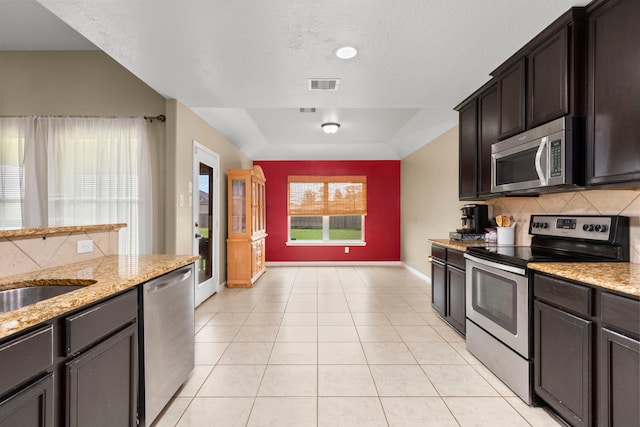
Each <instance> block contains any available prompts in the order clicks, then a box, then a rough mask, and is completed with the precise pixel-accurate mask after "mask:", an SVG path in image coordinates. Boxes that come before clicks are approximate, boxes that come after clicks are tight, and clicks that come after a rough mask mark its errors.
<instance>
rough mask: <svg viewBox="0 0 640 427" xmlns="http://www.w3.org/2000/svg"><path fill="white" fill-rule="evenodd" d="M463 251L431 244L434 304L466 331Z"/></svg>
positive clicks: (459, 327) (458, 329)
mask: <svg viewBox="0 0 640 427" xmlns="http://www.w3.org/2000/svg"><path fill="white" fill-rule="evenodd" d="M464 267H465V259H464V253H463V252H462V251H459V250H455V249H448V248H445V247H443V246H437V245H432V246H431V306H432V307H433V308H434V309H435V310H436V311H437V312H438V314H440V316H441V317H442V318H443V319H444V320H445V321H446V322H447V323H449V324H450V325H451V326H453V327H454V328H455V329H456V330H457V331H458V332H460V333H461V334H462V335H464V334H465V333H466V320H465V319H466V308H465V287H464V284H465V280H466V275H465V270H464Z"/></svg>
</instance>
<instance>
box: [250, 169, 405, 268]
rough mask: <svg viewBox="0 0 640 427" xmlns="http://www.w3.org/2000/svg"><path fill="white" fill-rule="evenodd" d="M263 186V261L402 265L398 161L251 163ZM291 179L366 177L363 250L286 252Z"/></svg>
mask: <svg viewBox="0 0 640 427" xmlns="http://www.w3.org/2000/svg"><path fill="white" fill-rule="evenodd" d="M253 164H254V165H260V166H261V167H262V170H263V171H264V174H265V177H266V178H267V182H266V185H265V191H266V198H267V200H266V202H267V203H266V214H267V234H268V237H267V242H266V246H267V251H266V260H267V261H274V262H286V261H400V161H399V160H373V161H348V160H342V161H306V160H305V161H276V160H274V161H271V160H260V161H254V162H253ZM289 175H366V177H367V216H366V218H365V240H366V242H367V245H366V246H349V250H350V253H348V254H345V253H344V246H287V245H286V242H287V234H288V233H287V198H288V194H287V193H288V190H287V179H288V176H289Z"/></svg>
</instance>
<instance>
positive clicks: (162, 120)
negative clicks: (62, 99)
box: [0, 114, 167, 123]
mask: <svg viewBox="0 0 640 427" xmlns="http://www.w3.org/2000/svg"><path fill="white" fill-rule="evenodd" d="M20 117H54V118H65V117H70V118H95V119H103V118H106V119H110V118H114V119H115V118H118V117H128V118H130V119H135V118H138V117H140V116H72V115H66V116H54V115H43V116H36V115H33V114H29V115H24V116H0V118H2V119H12V118H20ZM142 117H143V118H144V119H145V120H149V121H150V122H151V123H153V121H154V120H157V121H159V122H166V121H167V117H166V116H165V115H164V114H159V115H157V116H142Z"/></svg>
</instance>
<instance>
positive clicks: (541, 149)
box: [536, 136, 549, 186]
mask: <svg viewBox="0 0 640 427" xmlns="http://www.w3.org/2000/svg"><path fill="white" fill-rule="evenodd" d="M548 141H549V137H546V136H545V137H543V138H542V141H540V146H539V147H538V151H537V152H536V173H537V174H538V178H540V184H542V186H545V185H547V174H546V173H545V171H543V170H542V154H543V153H544V149H545V148H546V147H547V142H548Z"/></svg>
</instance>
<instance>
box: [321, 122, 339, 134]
mask: <svg viewBox="0 0 640 427" xmlns="http://www.w3.org/2000/svg"><path fill="white" fill-rule="evenodd" d="M320 127H321V128H322V130H323V131H324V133H326V134H329V135H331V134H334V133H336V132H338V128H339V127H340V123H323V124H321V125H320Z"/></svg>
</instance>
